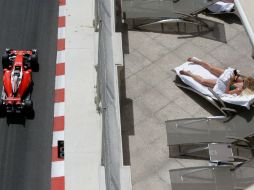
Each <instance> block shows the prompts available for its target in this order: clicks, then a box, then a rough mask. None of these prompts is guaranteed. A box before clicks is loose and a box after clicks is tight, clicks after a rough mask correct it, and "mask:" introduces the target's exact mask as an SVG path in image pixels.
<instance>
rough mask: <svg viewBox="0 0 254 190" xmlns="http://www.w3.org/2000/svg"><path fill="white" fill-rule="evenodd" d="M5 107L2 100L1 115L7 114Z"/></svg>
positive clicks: (0, 102)
mask: <svg viewBox="0 0 254 190" xmlns="http://www.w3.org/2000/svg"><path fill="white" fill-rule="evenodd" d="M5 111H6V110H5V107H4V103H3V100H0V117H3V116H4V115H5Z"/></svg>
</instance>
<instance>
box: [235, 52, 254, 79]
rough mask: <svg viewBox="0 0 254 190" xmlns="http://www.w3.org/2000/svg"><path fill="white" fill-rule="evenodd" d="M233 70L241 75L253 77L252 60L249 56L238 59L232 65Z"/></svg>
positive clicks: (253, 64)
mask: <svg viewBox="0 0 254 190" xmlns="http://www.w3.org/2000/svg"><path fill="white" fill-rule="evenodd" d="M232 67H233V68H236V69H238V70H239V71H240V72H241V74H243V75H246V76H254V75H253V74H254V59H252V58H251V57H249V56H247V57H246V56H241V57H239V58H238V59H237V60H236V61H235V62H234V63H233V64H232Z"/></svg>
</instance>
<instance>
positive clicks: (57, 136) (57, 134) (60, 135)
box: [52, 131, 64, 147]
mask: <svg viewBox="0 0 254 190" xmlns="http://www.w3.org/2000/svg"><path fill="white" fill-rule="evenodd" d="M63 140H64V131H54V132H53V141H52V147H57V146H58V144H57V142H58V141H63Z"/></svg>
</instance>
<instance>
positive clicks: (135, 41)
mask: <svg viewBox="0 0 254 190" xmlns="http://www.w3.org/2000/svg"><path fill="white" fill-rule="evenodd" d="M128 38H129V48H130V49H131V50H133V49H139V48H140V47H141V46H142V44H143V43H145V42H147V41H150V40H151V37H149V36H148V35H146V34H145V33H144V32H137V31H128Z"/></svg>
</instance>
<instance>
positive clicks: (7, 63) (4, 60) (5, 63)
mask: <svg viewBox="0 0 254 190" xmlns="http://www.w3.org/2000/svg"><path fill="white" fill-rule="evenodd" d="M2 65H3V69H5V68H8V67H9V66H10V60H9V55H8V54H7V53H4V54H3V56H2Z"/></svg>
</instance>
